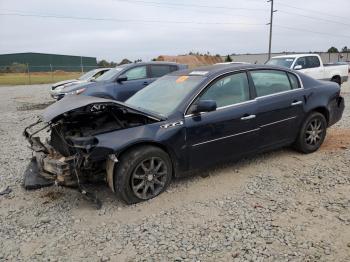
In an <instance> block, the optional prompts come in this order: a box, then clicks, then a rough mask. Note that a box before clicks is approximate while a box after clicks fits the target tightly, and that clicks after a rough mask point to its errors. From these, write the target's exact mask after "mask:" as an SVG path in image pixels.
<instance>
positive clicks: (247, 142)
mask: <svg viewBox="0 0 350 262" xmlns="http://www.w3.org/2000/svg"><path fill="white" fill-rule="evenodd" d="M262 69H269V70H276V71H283V72H288V73H290V74H294V75H295V76H296V77H297V79H298V81H300V83H299V86H300V88H298V89H293V90H291V91H288V92H280V93H276V94H272V95H266V96H261V97H256V92H255V86H254V84H253V83H252V82H251V81H249V90H250V98H249V100H248V101H245V102H241V103H235V104H232V105H229V106H223V107H219V108H217V109H216V110H214V111H211V112H201V113H195V114H192V113H191V112H192V111H191V110H190V108H191V106H192V105H193V104H194V103H196V101H197V100H196V99H197V98H198V97H200V95H201V94H202V93H203V91H204V90H206V89H207V88H210V86H211V84H212V83H213V82H215V81H216V80H217V79H221V78H223V76H227V75H231V74H236V73H240V72H247V74H248V76H249V75H250V73H249V72H250V71H253V70H262ZM170 75H172V76H179V77H184V76H191V75H201V76H202V80H201V81H200V82H199V84H198V85H197V86H196V88H194V89H193V90H192V89H191V92H189V93H188V95H187V96H185V97H184V98H183V99H182V100H181V103H180V104H179V105H178V106H177V107H176V110H174V111H172V112H171V113H169V115H167V116H161V115H158V114H154V113H153V112H150V111H147V110H144V109H141V108H138V107H135V106H131V105H130V104H128V103H127V102H126V103H122V102H117V101H114V100H110V99H104V98H96V97H90V96H67V98H65V99H63V100H61V101H59V102H57V103H56V105H55V104H54V105H51V106H50V107H49V108H48V109H47V110H46V111H45V113H44V117H43V119H44V121H45V122H46V123H48V124H49V125H50V126H51V128H56V127H59V128H60V129H61V130H64V127H70V126H72V127H75V129H77V130H75V129H74V128H72V131H74V132H71V130H69V128H68V130H66V131H65V133H62V134H61V137H60V138H61V139H63V140H67V141H71V142H72V143H73V144H72V145H71V147H73V148H74V150H78V151H77V152H80V153H79V154H81V155H82V156H83V159H84V161H87V164H86V163H85V165H84V166H82V167H80V168H82V170H85V171H84V172H87V171H86V166H87V167H89V166H90V165H91V166H92V167H93V166H94V164H99V165H100V167H101V168H104V167H105V166H106V165H105V164H104V163H105V161H107V160H108V159H116V160H114V161H115V162H116V163H117V161H118V159H120V158H121V157H122V156H123V154H124V153H125V152H126V151H127V150H130V149H131V148H133V147H135V146H137V145H145V144H151V145H155V146H159V147H160V148H162V149H163V150H164V151H166V152H167V153H168V154H169V156H170V157H171V160H172V163H173V167H174V176H183V175H185V174H187V173H188V172H189V171H193V170H196V169H200V168H203V167H207V166H210V165H213V164H214V163H217V162H219V161H225V160H229V159H237V158H240V157H243V156H245V155H250V154H253V153H256V152H260V151H264V150H267V149H271V148H276V147H280V146H286V145H290V144H291V143H292V142H293V141H294V140H295V138H296V136H297V134H298V132H299V130H300V126H301V124H302V123H303V121H304V119H305V118H306V117H307V116H308V115H309V114H310V113H311V112H314V111H317V112H321V113H323V114H325V117H326V119H327V122H328V126H331V125H333V124H334V123H336V122H337V121H338V120H339V119H340V118H341V116H342V113H343V110H344V100H343V99H342V97H341V96H340V87H339V86H338V85H337V84H336V83H332V82H325V81H318V80H315V79H313V78H311V77H309V76H306V75H305V74H302V73H300V72H294V71H292V70H289V69H285V68H281V67H272V66H258V65H235V66H233V65H216V66H212V67H202V68H198V69H192V70H184V71H178V72H173V73H171V74H170ZM185 79H186V77H185ZM159 81H160V80H159ZM147 88H152V85H151V86H149V87H147ZM164 102H166V101H164ZM295 102H301V103H297V104H296V105H295V106H293V105H292V103H295ZM111 112H113V114H112V116H113V117H111V116H110V113H111ZM90 119H92V120H90ZM106 119H107V120H108V121H107V120H106ZM114 120H115V121H114ZM106 121H107V122H106ZM114 122H115V123H114ZM100 123H102V126H100ZM106 124H107V125H106ZM111 124H113V125H112V128H110V125H111ZM90 125H91V127H90ZM103 126H104V127H109V128H108V129H105V128H103ZM83 128H87V131H86V130H83ZM106 130H107V131H106ZM91 131H92V132H91ZM85 133H87V134H88V135H81V134H85ZM51 134H52V132H51ZM25 135H26V137H27V139H28V140H29V141H30V143H31V145H32V148H33V150H34V151H35V152H36V153H37V155H38V157H41V156H42V152H47V153H45V154H49V152H48V151H49V150H46V151H45V146H44V145H43V144H41V143H39V142H38V141H39V140H38V139H37V138H35V137H33V135H31V134H30V133H29V131H27V129H26V131H25ZM72 136H73V137H72ZM67 141H66V142H65V143H68V142H67ZM65 143H59V144H61V145H62V144H63V145H64V144H65ZM55 146H57V143H56V145H54V146H51V147H48V148H52V147H53V148H54V149H55V150H57V151H58V150H59V149H56V148H55ZM37 148H40V149H39V150H38V149H37ZM79 154H78V153H77V154H74V155H73V154H72V155H68V156H65V157H68V158H69V157H72V158H75V157H81V156H80V155H79ZM111 156H113V158H111ZM46 157H48V156H47V155H46ZM41 159H42V157H41ZM43 159H45V158H43ZM60 159H66V158H60ZM79 159H80V158H79ZM79 159H75V161H74V163H77V162H78V163H79V161H80V160H79ZM67 161H69V160H67ZM108 161H109V160H108ZM65 163H66V162H65ZM101 163H102V164H101ZM92 167H91V169H92ZM71 168H72V167H71ZM74 168H75V169H76V168H77V167H75V166H74ZM84 168H85V169H84ZM89 170H90V169H89ZM112 184H113V183H112Z"/></svg>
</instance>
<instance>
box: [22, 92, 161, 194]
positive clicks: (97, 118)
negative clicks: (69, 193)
mask: <svg viewBox="0 0 350 262" xmlns="http://www.w3.org/2000/svg"><path fill="white" fill-rule="evenodd" d="M155 121H159V120H158V119H157V118H155V117H153V116H151V115H149V114H145V113H143V112H140V111H139V110H137V109H133V108H130V107H128V106H126V105H125V104H122V103H120V102H116V101H113V100H107V99H102V98H96V97H88V96H68V97H66V98H64V99H62V100H60V101H58V102H56V103H54V104H52V105H50V106H49V107H48V108H47V109H46V110H45V112H44V114H43V115H42V117H41V118H40V120H39V121H37V122H36V123H34V124H32V125H30V126H28V127H27V128H25V130H24V136H25V138H26V139H27V140H28V142H29V144H30V148H31V149H32V152H33V158H32V160H31V162H30V163H29V165H28V167H27V169H26V171H25V178H24V187H25V188H26V189H36V188H40V187H44V186H49V185H53V184H57V185H62V186H69V187H78V188H81V184H84V183H86V182H97V181H106V180H107V178H108V177H110V176H106V170H109V171H110V170H112V169H111V168H110V167H109V166H110V164H111V163H110V161H109V160H110V159H112V160H111V161H112V162H113V161H114V162H116V161H117V160H116V158H115V157H114V153H115V151H114V148H115V147H116V145H118V143H120V142H118V141H120V138H119V140H118V139H116V138H115V137H116V132H119V130H122V129H128V128H133V127H138V126H143V125H147V124H149V123H154V122H155ZM106 134H108V137H109V139H108V141H107V143H106V141H104V142H105V143H102V144H101V143H99V142H100V141H99V137H100V136H101V135H106ZM108 184H109V185H110V186H111V183H110V181H108Z"/></svg>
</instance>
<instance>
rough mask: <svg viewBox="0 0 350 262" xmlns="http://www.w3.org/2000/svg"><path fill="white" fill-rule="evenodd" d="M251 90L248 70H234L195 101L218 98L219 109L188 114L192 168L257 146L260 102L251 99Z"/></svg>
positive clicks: (187, 135) (187, 139)
mask: <svg viewBox="0 0 350 262" xmlns="http://www.w3.org/2000/svg"><path fill="white" fill-rule="evenodd" d="M249 90H250V89H249V84H248V79H247V75H246V73H245V72H243V73H234V74H229V75H226V76H224V77H220V78H219V79H217V80H215V81H214V82H213V83H212V84H211V85H209V86H208V88H206V90H205V91H204V92H203V93H202V94H201V95H199V97H198V98H197V99H196V100H195V102H196V101H198V100H214V101H216V103H217V109H216V111H213V112H207V113H201V114H198V115H187V116H186V117H185V125H186V144H187V147H188V149H189V163H190V168H191V169H193V168H199V167H203V166H205V165H210V164H212V163H215V162H218V161H221V160H225V159H230V158H235V157H239V156H241V155H243V154H245V153H247V152H250V151H253V150H254V149H255V145H256V140H257V133H258V129H257V126H256V119H255V117H256V101H254V100H251V95H250V91H249ZM195 102H194V103H195Z"/></svg>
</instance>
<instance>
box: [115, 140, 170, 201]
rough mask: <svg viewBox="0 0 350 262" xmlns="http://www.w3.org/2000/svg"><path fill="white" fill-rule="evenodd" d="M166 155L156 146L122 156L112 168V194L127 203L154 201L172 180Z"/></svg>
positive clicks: (130, 151)
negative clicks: (114, 193) (152, 199)
mask: <svg viewBox="0 0 350 262" xmlns="http://www.w3.org/2000/svg"><path fill="white" fill-rule="evenodd" d="M172 171H173V170H172V163H171V160H170V158H169V156H168V154H167V153H166V152H164V151H163V150H162V149H160V148H158V147H155V146H148V145H147V146H139V147H136V148H133V149H131V150H129V151H127V152H126V153H124V154H123V155H122V156H121V158H120V162H118V163H116V167H115V168H114V191H115V192H116V193H117V195H118V196H119V197H120V198H121V199H122V200H123V201H125V202H126V203H127V204H135V203H139V202H142V201H146V200H149V199H151V198H154V197H156V196H158V195H159V194H161V193H162V192H164V190H166V188H167V187H168V186H169V183H170V181H171V177H172Z"/></svg>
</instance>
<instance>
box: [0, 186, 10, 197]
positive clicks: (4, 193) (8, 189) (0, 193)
mask: <svg viewBox="0 0 350 262" xmlns="http://www.w3.org/2000/svg"><path fill="white" fill-rule="evenodd" d="M11 192H12V189H11V188H10V187H6V189H4V190H2V191H0V196H3V195H8V194H10V193H11Z"/></svg>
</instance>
